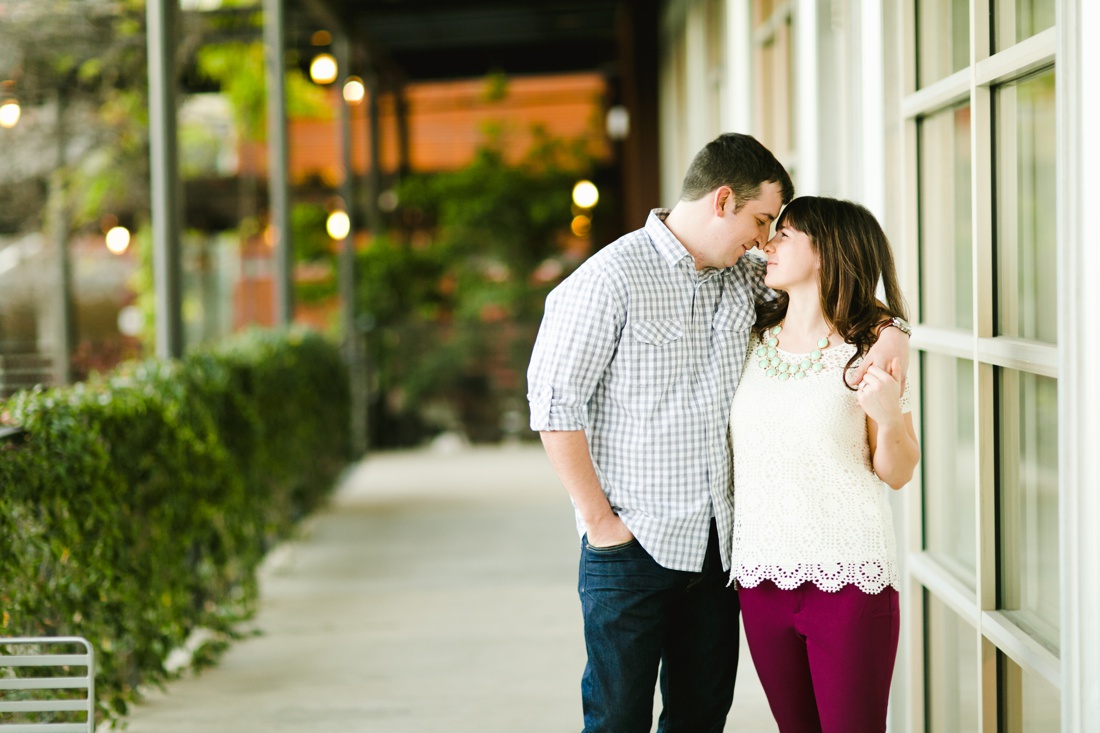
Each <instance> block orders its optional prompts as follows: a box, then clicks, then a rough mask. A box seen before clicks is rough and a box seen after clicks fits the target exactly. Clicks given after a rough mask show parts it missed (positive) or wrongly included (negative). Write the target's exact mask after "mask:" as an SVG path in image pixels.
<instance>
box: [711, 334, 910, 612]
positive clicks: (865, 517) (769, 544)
mask: <svg viewBox="0 0 1100 733" xmlns="http://www.w3.org/2000/svg"><path fill="white" fill-rule="evenodd" d="M759 346H760V342H759V339H758V338H757V337H756V336H754V337H753V338H752V340H751V341H750V343H749V352H748V353H749V355H748V358H746V360H745V366H744V370H743V372H742V375H741V382H740V383H739V384H738V385H737V392H736V394H735V395H734V398H733V406H732V408H731V411H730V436H731V440H732V443H733V475H734V478H733V486H734V521H733V567H732V570H731V573H730V577H731V579H733V580H736V581H737V582H738V583H739V584H740V585H742V586H745V587H747V588H752V587H755V586H756V585H758V584H759V583H760V582H761V581H762V580H771V581H773V582H774V583H775V584H776V585H777V586H778V587H780V588H783V589H787V590H789V589H792V588H796V587H798V586H799V585H801V584H802V583H805V582H810V583H813V584H814V585H816V586H817V587H818V588H820V589H821V590H824V591H837V590H840V589H841V588H843V587H844V586H845V585H849V584H851V585H855V586H856V587H858V588H859V589H860V590H862V591H863V592H865V593H878V592H879V591H881V590H882V589H883V588H885V587H886V586H891V587H892V588H894V589H897V587H898V569H897V558H896V549H895V541H894V529H893V521H892V518H891V513H890V506H889V504H888V503H887V501H886V492H887V491H888V489H887V488H886V486H885V484H883V482H882V481H881V480H880V479H879V478H878V476H876V475H875V473H874V471H873V470H872V468H871V447H870V444H869V443H868V441H867V416H866V413H864V412H863V410H862V409H861V408H860V406H859V403H858V402H856V393H855V392H853V391H851V390H849V389H848V388H847V387H845V385H844V384H843V383H842V382H841V374H842V373H843V371H844V368H845V365H846V364H847V363H848V359H849V358H851V356H852V354H853V353H855V348H856V347H854V346H851V345H849V344H840V345H838V346H832V347H830V348H828V349H825V350H824V351H823V352H822V358H821V363H822V365H823V367H824V368H823V369H822V370H821V371H820V372H816V373H810V374H809V375H808V376H806V377H805V378H803V379H798V380H795V379H787V380H786V381H779V380H778V379H775V378H774V377H769V376H767V375H766V374H765V372H764V370H763V369H761V368H760V366H759V364H758V362H759V361H760V358H759V357H757V356H754V354H755V351H756V349H757V348H759ZM779 355H780V356H781V357H783V358H784V359H785V360H786V361H799V360H800V358H801V356H800V355H796V354H790V353H788V352H785V351H783V350H782V349H780V350H779ZM796 357H797V358H796ZM857 363H858V362H857ZM901 407H902V411H903V412H909V410H910V398H909V387H908V382H906V387H905V392H904V394H903V395H902V398H901Z"/></svg>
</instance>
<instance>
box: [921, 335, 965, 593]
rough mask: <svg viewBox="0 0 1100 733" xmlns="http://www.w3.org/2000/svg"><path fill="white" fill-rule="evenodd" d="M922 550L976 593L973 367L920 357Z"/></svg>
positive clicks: (932, 356)
mask: <svg viewBox="0 0 1100 733" xmlns="http://www.w3.org/2000/svg"><path fill="white" fill-rule="evenodd" d="M921 379H922V383H921V394H923V395H925V400H924V403H923V404H922V405H921V409H922V412H921V415H922V431H923V435H922V436H921V448H922V449H923V453H924V458H923V459H922V462H921V465H922V467H923V468H922V470H923V472H924V478H923V484H922V485H923V488H924V491H923V494H924V549H925V550H926V551H928V552H929V553H930V554H932V555H935V556H936V559H937V560H939V561H940V562H941V563H942V564H943V565H944V566H945V567H947V568H949V569H950V570H951V571H952V574H953V575H955V577H957V578H958V579H959V580H961V581H962V582H963V583H965V584H966V585H967V586H968V587H969V588H970V589H971V590H973V589H974V588H975V587H976V574H975V544H976V543H975V537H974V532H975V519H974V512H975V506H976V502H977V497H976V491H977V481H976V480H975V478H974V465H975V456H974V451H975V443H974V363H973V362H971V361H967V360H964V359H955V358H953V357H950V356H940V355H938V354H929V353H923V354H921Z"/></svg>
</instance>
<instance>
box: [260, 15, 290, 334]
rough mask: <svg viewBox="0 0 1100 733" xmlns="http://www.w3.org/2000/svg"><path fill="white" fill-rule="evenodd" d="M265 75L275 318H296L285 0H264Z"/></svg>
mask: <svg viewBox="0 0 1100 733" xmlns="http://www.w3.org/2000/svg"><path fill="white" fill-rule="evenodd" d="M263 12H264V34H263V35H264V75H265V78H266V81H267V180H268V191H269V198H268V210H269V212H270V213H269V217H270V226H271V234H272V238H273V245H274V246H273V250H274V258H275V262H274V264H275V268H274V269H275V288H274V296H275V303H274V308H275V322H276V323H277V324H278V325H281V326H286V325H289V324H290V323H291V322H292V321H293V320H294V253H293V249H292V246H291V245H292V242H291V232H290V185H289V180H290V170H289V165H288V158H289V153H288V149H287V124H286V62H285V56H286V47H285V43H284V40H283V39H284V38H285V26H286V15H285V12H284V7H283V0H264V3H263Z"/></svg>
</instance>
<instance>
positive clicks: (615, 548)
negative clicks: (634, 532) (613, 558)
mask: <svg viewBox="0 0 1100 733" xmlns="http://www.w3.org/2000/svg"><path fill="white" fill-rule="evenodd" d="M636 544H638V539H637V538H636V537H635V538H632V539H630V540H628V541H626V542H622V543H620V544H618V545H608V546H607V547H596V546H595V545H592V544H589V542H588V538H587V537H585V540H584V545H585V548H586V549H587V550H588V551H589V552H594V553H596V554H597V555H614V554H615V553H617V552H622V551H624V550H626V549H629V548H630V547H632V546H634V545H636Z"/></svg>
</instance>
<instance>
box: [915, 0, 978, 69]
mask: <svg viewBox="0 0 1100 733" xmlns="http://www.w3.org/2000/svg"><path fill="white" fill-rule="evenodd" d="M917 53H918V62H917V87H918V88H920V87H926V86H928V85H929V84H931V83H933V82H936V81H939V80H940V79H943V78H944V77H945V76H950V75H951V74H953V73H954V72H956V71H959V70H960V69H965V68H966V67H967V66H969V65H970V0H918V2H917Z"/></svg>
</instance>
